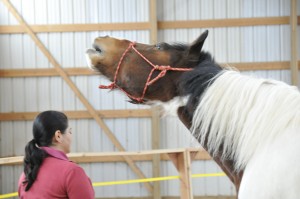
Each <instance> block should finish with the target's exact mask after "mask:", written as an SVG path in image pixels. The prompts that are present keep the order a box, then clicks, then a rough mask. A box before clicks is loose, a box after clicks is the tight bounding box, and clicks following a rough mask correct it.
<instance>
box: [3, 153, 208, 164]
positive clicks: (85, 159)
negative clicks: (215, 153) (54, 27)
mask: <svg viewBox="0 0 300 199" xmlns="http://www.w3.org/2000/svg"><path fill="white" fill-rule="evenodd" d="M184 150H185V149H160V150H152V151H141V152H101V153H69V154H68V155H67V156H68V157H69V159H70V160H72V161H73V162H76V163H95V162H98V163H99V162H103V163H107V162H126V161H125V160H124V158H123V156H130V158H131V159H132V160H133V161H141V162H144V161H152V160H153V156H155V155H158V156H159V157H160V160H161V161H170V160H173V159H170V156H171V157H172V154H173V156H174V154H175V156H174V157H176V158H177V157H178V154H179V153H183V151H184ZM187 151H189V152H190V153H194V154H197V156H195V157H194V159H193V160H212V159H211V157H210V156H209V154H208V153H207V152H206V151H204V150H201V149H187ZM23 158H24V156H15V157H2V158H0V166H1V165H19V164H22V163H23Z"/></svg>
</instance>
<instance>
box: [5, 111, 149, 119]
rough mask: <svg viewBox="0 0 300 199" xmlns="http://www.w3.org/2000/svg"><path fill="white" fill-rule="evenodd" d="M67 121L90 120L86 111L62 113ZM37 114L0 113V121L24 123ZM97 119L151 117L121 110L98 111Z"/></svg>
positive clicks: (89, 115) (143, 113) (146, 112)
mask: <svg viewBox="0 0 300 199" xmlns="http://www.w3.org/2000/svg"><path fill="white" fill-rule="evenodd" d="M63 112H64V113H65V114H66V115H67V116H68V118H69V119H92V118H93V117H92V115H91V114H90V113H89V112H88V111H63ZM38 114H39V112H11V113H3V112H2V113H0V121H26V120H31V121H32V120H33V119H34V118H35V117H36V116H37V115H38ZM97 114H98V115H99V117H101V118H103V119H113V118H137V117H138V118H150V117H151V116H152V113H151V110H150V109H125V110H124V109H123V110H117V109H116V110H99V111H97Z"/></svg>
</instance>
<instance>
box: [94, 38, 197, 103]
mask: <svg viewBox="0 0 300 199" xmlns="http://www.w3.org/2000/svg"><path fill="white" fill-rule="evenodd" d="M134 45H135V42H132V43H130V44H129V46H128V47H127V49H126V50H125V51H124V53H123V54H122V56H121V58H120V61H119V63H118V66H117V69H116V73H115V76H114V81H113V82H112V83H111V84H110V85H108V86H105V85H100V86H99V88H100V89H111V90H112V89H115V88H118V89H120V90H121V91H123V92H124V93H125V94H126V95H127V96H128V97H129V98H131V99H134V100H135V101H137V102H139V103H142V102H144V96H145V94H146V91H147V88H148V87H149V86H150V85H151V84H153V83H154V82H156V81H157V80H159V79H160V78H162V77H163V76H165V75H166V73H167V71H168V70H171V71H190V70H192V68H172V67H171V66H163V65H161V66H159V65H154V64H153V63H152V62H150V61H149V60H148V59H147V58H146V57H145V56H144V55H142V54H141V53H140V52H139V51H138V50H137V49H136V48H135V47H134ZM131 48H132V49H133V50H134V51H135V52H136V53H137V54H138V55H139V56H140V57H142V58H143V59H144V60H145V61H146V62H147V63H149V64H150V65H151V66H152V67H153V68H152V70H151V71H150V73H149V75H148V78H147V81H146V83H145V86H144V90H143V93H142V95H141V97H135V96H132V95H130V94H129V93H128V92H126V91H125V90H124V89H122V88H121V87H120V86H118V85H117V84H116V81H117V76H118V73H119V70H120V67H121V64H122V62H123V59H124V57H125V55H126V54H127V52H128V51H129V50H130V49H131ZM155 70H160V71H161V72H160V73H159V74H158V75H157V77H155V78H153V79H152V80H151V76H152V74H153V72H154V71H155Z"/></svg>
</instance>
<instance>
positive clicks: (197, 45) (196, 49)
mask: <svg viewBox="0 0 300 199" xmlns="http://www.w3.org/2000/svg"><path fill="white" fill-rule="evenodd" d="M207 36H208V30H206V31H205V32H203V33H202V34H201V35H200V36H199V37H198V39H196V41H194V42H193V43H192V45H191V47H190V50H189V54H195V53H196V54H199V53H200V52H201V49H202V47H203V44H204V41H205V39H206V38H207Z"/></svg>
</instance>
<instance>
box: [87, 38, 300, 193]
mask: <svg viewBox="0 0 300 199" xmlns="http://www.w3.org/2000/svg"><path fill="white" fill-rule="evenodd" d="M207 34H208V32H205V33H203V34H202V35H200V37H199V38H198V39H197V40H196V41H195V42H193V43H192V44H191V45H182V44H175V45H170V44H166V43H161V44H158V45H146V44H139V43H134V44H133V43H132V42H130V41H128V40H118V39H115V38H111V37H99V38H96V39H95V43H94V49H89V50H88V51H87V56H88V60H89V63H90V65H91V66H92V67H94V68H96V69H97V70H98V71H100V72H101V73H102V74H103V75H105V76H106V77H107V78H108V79H110V80H111V81H112V82H113V83H112V84H111V85H110V86H109V87H108V88H111V89H113V88H118V89H120V90H122V91H124V92H125V93H126V94H127V95H128V97H129V98H130V99H131V101H132V102H134V103H149V104H151V102H153V101H156V100H158V101H162V102H167V101H170V100H172V99H174V98H175V97H186V98H188V100H187V101H185V102H184V104H183V105H182V106H180V107H178V110H177V114H178V116H179V118H180V120H181V121H182V122H183V123H184V124H185V126H186V127H187V128H188V129H190V130H191V132H192V134H193V135H194V136H195V137H196V138H197V139H198V141H199V142H200V143H201V144H202V146H203V147H204V149H206V150H207V151H208V152H209V154H210V155H211V156H212V158H213V159H214V160H215V161H216V163H217V164H218V165H219V166H220V167H221V168H222V169H223V171H224V172H225V173H226V174H227V176H228V177H229V178H230V179H231V181H232V182H233V183H234V184H235V186H236V190H237V193H238V196H239V198H240V199H254V198H255V199H257V198H258V199H259V198H274V199H277V198H278V199H279V198H287V199H294V198H296V197H298V198H299V196H300V189H299V188H298V187H299V186H300V171H299V170H300V169H299V168H300V155H299V153H300V147H299V146H300V145H297V141H298V140H300V139H299V138H300V132H299V131H300V94H299V92H298V90H297V89H295V88H294V87H291V86H288V85H286V84H284V83H282V82H278V81H274V80H265V79H256V78H253V77H248V76H244V75H241V74H240V73H239V72H236V71H232V70H225V69H223V68H222V67H220V66H219V65H218V64H217V63H215V62H214V60H213V58H212V56H211V55H210V54H209V53H207V52H203V51H202V46H203V44H204V41H205V39H206V37H207ZM172 68H176V69H182V70H184V71H174V70H172ZM169 70H170V71H169Z"/></svg>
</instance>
